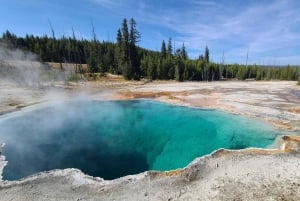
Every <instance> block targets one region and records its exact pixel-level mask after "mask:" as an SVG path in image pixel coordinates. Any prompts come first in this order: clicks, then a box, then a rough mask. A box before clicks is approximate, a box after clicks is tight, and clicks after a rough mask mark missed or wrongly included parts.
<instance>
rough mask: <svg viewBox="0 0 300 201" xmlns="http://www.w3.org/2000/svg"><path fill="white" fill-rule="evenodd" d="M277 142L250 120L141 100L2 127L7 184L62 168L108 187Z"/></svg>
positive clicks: (55, 108)
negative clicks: (109, 182) (225, 151)
mask: <svg viewBox="0 0 300 201" xmlns="http://www.w3.org/2000/svg"><path fill="white" fill-rule="evenodd" d="M208 117H209V118H208ZM249 124H251V127H249V126H248V125H249ZM279 134H280V133H279V132H278V131H275V130H274V129H272V128H271V127H269V126H268V125H265V124H263V123H262V122H259V121H256V120H253V119H248V118H244V117H240V116H236V115H230V114H227V113H223V112H220V111H215V110H197V109H194V108H185V107H178V106H171V105H167V104H161V103H156V102H152V101H142V100H141V101H115V102H114V101H104V102H101V101H69V102H63V103H55V104H53V105H46V106H44V107H40V108H37V109H35V110H32V111H30V110H29V111H23V112H20V113H16V114H9V115H6V116H5V117H3V118H2V120H0V143H1V142H5V143H6V146H5V148H4V154H5V155H6V157H7V160H8V165H7V167H5V169H4V179H8V180H12V179H19V178H22V177H24V176H28V175H30V174H33V173H36V172H39V171H44V170H51V169H57V168H79V169H81V170H82V171H83V172H84V173H87V174H89V175H93V176H99V177H103V178H105V179H113V178H118V177H120V176H125V175H128V174H135V173H139V172H143V171H145V170H149V169H150V170H170V169H176V168H180V167H184V166H186V165H187V164H188V163H189V162H191V161H192V160H193V159H195V158H196V157H199V156H202V155H204V154H208V153H211V152H212V151H213V150H216V149H218V148H221V147H223V148H230V149H241V148H246V147H266V146H268V145H270V144H271V143H273V142H274V139H275V138H276V136H277V135H279Z"/></svg>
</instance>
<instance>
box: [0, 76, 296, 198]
mask: <svg viewBox="0 0 300 201" xmlns="http://www.w3.org/2000/svg"><path fill="white" fill-rule="evenodd" d="M45 88H46V89H47V90H45ZM0 90H1V93H0V100H1V101H0V113H2V114H4V113H8V112H12V111H15V110H20V109H22V108H23V107H26V106H27V105H32V104H35V103H39V102H44V101H51V100H56V99H57V98H58V97H63V98H64V99H69V98H73V97H75V96H78V93H79V94H84V96H85V97H88V98H89V99H92V100H116V99H133V98H151V99H155V100H159V101H163V102H168V103H172V104H179V105H185V106H192V107H204V108H216V109H221V110H225V111H229V112H232V113H237V114H242V115H247V116H251V117H256V118H259V119H261V120H263V121H266V122H269V123H272V124H273V125H274V126H276V127H278V128H280V129H285V130H293V131H296V132H295V133H296V134H297V132H299V130H300V114H299V113H300V104H299V103H300V98H299V95H298V94H299V93H300V87H299V86H297V85H296V82H286V81H284V82H279V81H271V82H254V81H251V82H238V81H226V82H184V83H177V82H171V81H169V82H152V83H147V84H144V83H143V82H142V81H141V82H126V81H122V80H120V79H119V78H116V77H113V76H108V77H107V78H104V79H103V80H101V81H98V82H82V83H74V84H72V85H71V86H67V87H66V86H64V85H63V84H61V83H55V84H52V85H51V86H44V89H42V90H41V89H38V88H36V89H28V88H22V87H19V86H16V85H14V84H13V83H9V82H2V83H1V85H0ZM83 92H84V93H83ZM299 141H300V138H299V136H283V137H279V138H278V139H277V140H276V142H274V149H244V150H239V151H229V150H224V149H220V150H217V151H215V152H213V153H212V154H210V155H207V156H204V157H201V158H197V159H195V160H194V161H193V162H192V163H190V165H188V166H187V167H185V168H183V169H178V170H173V171H166V172H153V171H148V172H144V173H141V174H138V175H129V176H126V177H122V178H119V179H115V180H111V181H107V180H103V179H101V178H94V177H91V176H88V175H84V174H83V173H82V172H81V171H79V170H77V169H65V170H52V171H48V172H42V173H38V174H35V175H33V176H30V177H28V178H24V179H21V180H18V181H2V180H1V181H0V200H300V172H299V171H298V170H299V168H300V162H299V161H300V160H299V159H300V158H299V157H300V153H299V151H300V144H299ZM5 164H6V162H5V159H4V157H3V156H1V157H0V173H1V172H2V169H3V167H4V166H5ZM0 179H1V177H0Z"/></svg>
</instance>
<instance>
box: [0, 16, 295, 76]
mask: <svg viewBox="0 0 300 201" xmlns="http://www.w3.org/2000/svg"><path fill="white" fill-rule="evenodd" d="M93 30H94V29H93ZM140 39H141V35H140V33H139V31H138V30H137V25H136V22H135V20H134V19H130V20H129V26H128V23H127V19H124V20H123V22H122V24H121V27H120V29H118V30H117V34H116V43H113V42H107V41H99V40H98V39H97V37H96V34H95V32H94V31H93V37H92V39H78V38H76V36H75V34H74V32H73V35H72V36H68V37H67V36H62V37H60V38H57V37H56V36H55V33H54V31H53V30H52V36H51V37H49V36H47V35H44V36H34V35H28V34H27V35H26V36H25V37H17V36H16V35H15V34H13V33H10V32H9V31H6V32H5V33H3V35H2V37H1V38H0V42H1V43H2V44H6V46H7V47H8V48H11V49H14V48H19V49H22V50H26V51H30V52H34V53H35V54H37V55H38V57H39V59H40V61H42V62H58V63H76V64H79V66H80V64H88V71H89V73H102V74H103V73H106V72H110V73H113V74H122V75H123V76H124V78H125V79H128V80H131V79H134V80H139V79H140V78H147V79H150V80H155V79H162V80H170V79H175V80H177V81H186V80H190V81H191V80H198V81H215V80H223V79H224V80H226V79H238V80H245V79H255V80H299V79H300V68H299V67H298V66H289V65H288V66H285V67H277V66H272V67H271V66H257V65H240V64H223V63H215V62H211V61H210V59H209V49H208V47H206V48H205V50H204V54H200V56H199V57H198V58H197V59H189V57H188V53H187V52H186V49H185V45H184V44H182V47H181V48H179V49H176V50H174V49H173V46H172V39H171V38H169V39H168V42H167V44H166V43H165V41H162V43H161V50H160V51H151V50H147V49H144V48H142V47H139V46H138V45H137V44H138V42H139V41H140ZM78 73H83V70H82V69H80V68H79V69H78Z"/></svg>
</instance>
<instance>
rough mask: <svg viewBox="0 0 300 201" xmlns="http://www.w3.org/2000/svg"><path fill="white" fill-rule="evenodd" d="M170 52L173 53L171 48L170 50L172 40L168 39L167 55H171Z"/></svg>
mask: <svg viewBox="0 0 300 201" xmlns="http://www.w3.org/2000/svg"><path fill="white" fill-rule="evenodd" d="M172 51H173V48H172V39H171V38H169V41H168V49H167V53H168V55H172Z"/></svg>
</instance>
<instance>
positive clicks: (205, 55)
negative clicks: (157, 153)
mask: <svg viewBox="0 0 300 201" xmlns="http://www.w3.org/2000/svg"><path fill="white" fill-rule="evenodd" d="M204 61H205V62H206V63H209V49H208V47H207V46H206V47H205V53H204Z"/></svg>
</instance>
